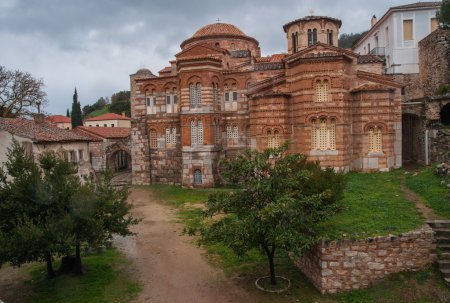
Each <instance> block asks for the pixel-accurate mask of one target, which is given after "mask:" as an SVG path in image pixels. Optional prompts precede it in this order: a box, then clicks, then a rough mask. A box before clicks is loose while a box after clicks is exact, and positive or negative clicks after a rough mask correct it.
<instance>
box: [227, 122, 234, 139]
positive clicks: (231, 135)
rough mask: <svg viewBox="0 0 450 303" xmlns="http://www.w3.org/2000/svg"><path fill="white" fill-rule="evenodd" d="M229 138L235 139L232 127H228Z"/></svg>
mask: <svg viewBox="0 0 450 303" xmlns="http://www.w3.org/2000/svg"><path fill="white" fill-rule="evenodd" d="M227 138H228V139H233V130H232V128H231V126H230V125H228V126H227Z"/></svg>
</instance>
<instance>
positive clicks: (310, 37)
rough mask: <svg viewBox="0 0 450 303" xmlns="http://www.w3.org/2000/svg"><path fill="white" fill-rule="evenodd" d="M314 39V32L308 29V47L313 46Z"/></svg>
mask: <svg viewBox="0 0 450 303" xmlns="http://www.w3.org/2000/svg"><path fill="white" fill-rule="evenodd" d="M312 41H313V38H312V31H311V30H310V29H308V46H311V45H312V44H313V42H312Z"/></svg>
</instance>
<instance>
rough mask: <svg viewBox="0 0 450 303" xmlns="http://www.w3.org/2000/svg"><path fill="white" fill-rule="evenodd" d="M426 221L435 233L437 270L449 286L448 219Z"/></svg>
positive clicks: (449, 234)
mask: <svg viewBox="0 0 450 303" xmlns="http://www.w3.org/2000/svg"><path fill="white" fill-rule="evenodd" d="M427 223H428V225H430V227H431V228H432V229H433V231H434V233H435V234H434V238H435V239H436V252H437V258H438V264H439V271H440V272H441V274H442V277H443V278H444V281H445V284H446V285H447V286H448V287H450V220H431V221H427Z"/></svg>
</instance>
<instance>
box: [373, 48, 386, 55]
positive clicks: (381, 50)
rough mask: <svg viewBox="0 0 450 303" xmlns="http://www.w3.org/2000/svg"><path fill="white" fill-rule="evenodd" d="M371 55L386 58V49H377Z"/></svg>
mask: <svg viewBox="0 0 450 303" xmlns="http://www.w3.org/2000/svg"><path fill="white" fill-rule="evenodd" d="M370 54H371V55H378V56H384V47H375V48H374V49H372V50H371V51H370Z"/></svg>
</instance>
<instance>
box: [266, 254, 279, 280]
mask: <svg viewBox="0 0 450 303" xmlns="http://www.w3.org/2000/svg"><path fill="white" fill-rule="evenodd" d="M264 250H265V252H266V255H267V259H268V260H269V268H270V284H272V285H277V279H276V278H275V264H274V262H273V258H274V256H275V246H272V249H269V247H267V246H264Z"/></svg>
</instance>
